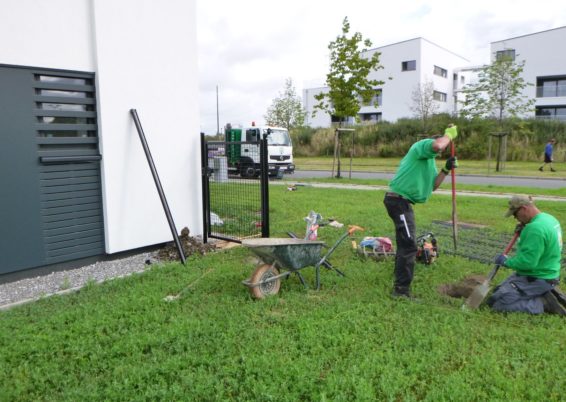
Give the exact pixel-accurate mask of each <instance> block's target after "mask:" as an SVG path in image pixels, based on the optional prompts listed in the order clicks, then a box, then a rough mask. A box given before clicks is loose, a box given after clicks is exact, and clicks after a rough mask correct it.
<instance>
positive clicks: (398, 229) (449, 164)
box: [383, 125, 458, 298]
mask: <svg viewBox="0 0 566 402" xmlns="http://www.w3.org/2000/svg"><path fill="white" fill-rule="evenodd" d="M457 135H458V130H457V128H456V126H453V125H449V126H448V128H447V129H446V130H445V132H444V135H443V136H440V137H438V138H435V139H424V140H420V141H417V142H416V143H414V144H413V145H412V146H411V148H410V149H409V152H407V154H406V155H405V157H404V158H403V159H402V160H401V163H400V164H399V168H398V169H397V172H396V173H395V176H394V177H393V180H391V182H390V183H389V188H390V191H388V192H387V193H385V199H384V200H383V203H384V204H385V208H387V213H388V214H389V217H390V218H391V220H392V221H393V223H394V224H395V241H396V246H397V252H396V255H395V271H394V274H395V282H394V287H393V292H392V294H391V295H392V296H393V297H405V298H412V296H411V292H410V289H411V282H412V281H413V272H414V269H415V257H416V255H417V241H416V226H415V214H414V212H413V204H416V203H424V202H426V201H427V200H428V199H429V198H430V195H431V194H432V192H433V191H434V190H436V189H437V188H438V186H440V184H441V183H442V182H443V181H444V178H445V177H446V176H447V175H448V172H449V171H450V170H451V169H452V168H455V167H456V165H457V163H456V158H454V157H450V158H448V160H447V161H446V165H445V167H444V168H443V169H442V170H441V172H440V173H438V170H437V169H436V157H437V156H438V155H439V154H440V153H441V152H442V151H444V149H446V147H447V146H448V145H449V144H450V141H452V140H453V139H454V138H456V136H457Z"/></svg>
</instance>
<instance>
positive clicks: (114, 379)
mask: <svg viewBox="0 0 566 402" xmlns="http://www.w3.org/2000/svg"><path fill="white" fill-rule="evenodd" d="M270 198H271V207H270V209H271V210H270V213H271V228H272V235H273V236H286V232H287V231H289V230H292V231H295V232H296V233H298V234H300V235H302V234H303V233H304V230H305V226H304V222H303V217H305V216H306V215H307V214H308V212H309V210H311V209H312V210H315V211H316V212H318V213H320V214H322V215H323V217H325V218H329V217H333V218H335V219H337V220H338V221H340V222H342V223H345V224H358V225H361V226H363V227H365V229H366V230H365V232H364V233H362V234H358V235H356V240H358V241H359V239H360V238H361V237H362V236H365V235H369V236H378V235H389V236H390V235H391V234H392V232H393V227H392V224H391V223H390V221H389V218H387V216H386V212H385V209H384V207H383V204H382V199H383V192H382V191H355V190H343V189H320V188H314V187H301V188H299V189H298V190H297V191H292V192H291V191H287V190H286V187H284V186H271V188H270ZM505 206H506V201H505V200H503V199H487V198H486V199H483V198H473V200H472V199H471V198H467V199H464V197H462V199H461V204H459V211H458V216H459V218H460V220H461V221H463V222H468V223H476V224H483V225H487V226H488V227H489V228H490V229H491V230H494V231H497V232H499V233H502V234H509V236H510V235H511V233H512V230H513V228H514V226H515V224H514V222H513V219H505V218H503V216H502V215H503V213H504V211H505ZM539 206H540V207H541V209H543V210H545V211H548V212H550V213H552V214H554V215H555V216H556V217H557V218H558V219H559V220H560V221H561V222H562V223H563V224H564V223H565V222H566V208H565V207H564V204H563V203H558V202H542V201H541V202H540V203H539ZM450 211H451V201H450V197H448V196H442V195H438V194H437V195H434V196H433V197H432V199H431V201H430V202H429V203H428V204H426V205H419V206H417V207H416V214H417V219H418V222H417V224H418V226H419V228H421V229H424V228H425V227H427V226H428V225H429V224H430V223H431V221H433V220H437V219H440V220H448V219H450V215H451V213H450ZM564 226H566V225H564ZM343 230H344V229H336V228H332V227H322V228H321V229H320V230H319V236H320V238H321V239H323V240H325V241H326V242H327V243H328V244H329V245H331V244H333V243H334V242H335V241H336V239H338V237H339V236H340V235H341V234H342V233H343ZM440 246H441V247H442V244H441V245H440ZM330 260H331V261H332V262H333V263H334V265H336V266H338V267H339V268H340V269H341V270H343V271H344V272H345V273H346V277H345V278H343V277H339V276H337V275H335V274H334V273H333V272H330V271H323V272H322V284H323V287H322V289H321V290H320V291H315V290H312V289H309V290H305V289H303V287H302V285H301V284H300V282H299V281H298V279H297V278H296V277H291V278H290V279H289V280H286V281H284V282H283V283H282V286H281V291H280V293H279V294H278V295H277V296H275V297H272V298H268V299H266V300H263V301H254V300H252V299H251V298H250V297H249V295H248V291H247V289H246V288H245V287H244V286H243V285H242V284H241V281H242V280H244V279H246V278H247V277H248V276H249V275H250V273H251V272H252V270H253V269H254V265H255V261H254V258H253V256H252V255H251V253H250V252H249V251H248V250H246V249H244V248H241V247H239V248H234V249H230V250H227V251H223V252H218V253H214V254H210V255H208V256H205V257H191V258H189V260H188V264H187V266H186V267H184V266H182V265H180V264H179V263H169V264H165V265H156V266H153V267H151V269H150V270H149V271H147V272H145V273H143V274H139V275H134V276H131V277H128V278H122V279H116V280H112V281H109V282H107V283H104V284H100V285H95V284H90V285H89V286H87V287H86V288H84V289H82V290H81V291H79V292H77V293H74V294H70V295H65V296H55V297H49V298H45V299H43V300H40V301H38V302H35V303H31V304H27V305H23V306H20V307H17V308H14V309H11V310H8V311H3V312H0V328H2V329H1V331H0V400H2V401H4V400H6V401H36V400H46V401H77V400H85V401H86V400H88V401H91V400H128V401H130V400H184V401H189V400H190V401H201V400H204V401H217V400H226V401H229V400H230V401H231V400H240V401H251V400H262V401H264V400H287V401H297V400H324V401H326V400H332V401H334V400H341V401H345V400H348V401H350V400H356V401H357V400H360V401H364V400H365V401H375V400H379V401H381V400H391V401H412V400H428V401H435V402H436V401H442V400H454V401H486V400H490V401H495V400H501V401H517V400H530V401H543V400H544V401H559V400H564V399H565V398H566V395H565V390H566V379H565V376H564V375H563V369H562V366H561V364H560V362H561V360H562V359H561V356H563V355H564V353H565V352H566V342H564V339H563V338H564V320H563V319H561V318H559V317H556V316H540V317H533V316H528V315H524V314H509V315H502V314H496V313H492V312H491V311H489V310H487V309H485V308H481V309H480V310H478V311H462V310H461V308H460V306H461V304H462V301H461V300H456V299H448V298H445V297H444V296H441V295H440V294H438V293H437V292H436V287H437V286H438V285H440V284H442V283H447V282H454V281H457V280H459V279H461V278H463V277H464V276H466V275H467V274H470V273H476V272H477V273H486V272H487V271H488V270H489V269H490V268H491V266H489V265H485V264H480V263H478V262H473V261H469V260H467V259H464V258H461V257H451V256H447V255H441V256H440V258H439V259H438V260H437V261H436V262H435V264H434V265H432V266H422V265H418V266H417V269H416V276H415V282H414V290H415V292H416V293H417V294H418V295H419V296H420V297H421V300H422V302H421V303H411V302H404V301H395V300H392V299H390V298H389V292H390V289H391V283H392V263H391V262H390V261H384V262H379V263H378V262H375V261H373V260H364V259H363V258H361V257H359V256H357V254H356V253H355V252H354V251H353V250H352V249H351V248H350V241H349V239H347V240H346V241H345V242H344V243H343V244H342V245H341V246H340V247H339V248H338V249H337V251H336V253H335V254H334V255H333V256H332V257H331V259H330ZM303 273H304V274H305V276H306V279H307V281H308V282H309V283H311V284H312V281H313V276H314V275H313V274H314V270H313V269H312V268H307V269H305V270H303ZM508 273H509V272H502V273H500V274H499V275H498V277H497V278H496V281H497V282H498V281H500V280H502V279H503V278H504V277H505V276H506V275H507V274H508ZM179 292H182V293H181V297H179V298H178V299H176V300H174V301H171V302H166V301H164V298H165V297H166V296H168V295H175V294H178V293H179Z"/></svg>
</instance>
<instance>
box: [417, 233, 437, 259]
mask: <svg viewBox="0 0 566 402" xmlns="http://www.w3.org/2000/svg"><path fill="white" fill-rule="evenodd" d="M438 254H439V253H438V245H437V242H436V238H435V237H434V234H433V233H432V232H428V233H425V234H424V235H422V236H419V237H417V261H418V262H420V263H422V264H425V265H430V264H432V263H433V262H434V260H436V258H438Z"/></svg>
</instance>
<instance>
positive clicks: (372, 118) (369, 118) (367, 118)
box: [360, 113, 381, 123]
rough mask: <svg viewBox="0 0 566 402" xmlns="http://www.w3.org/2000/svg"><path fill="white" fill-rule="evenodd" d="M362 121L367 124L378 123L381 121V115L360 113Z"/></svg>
mask: <svg viewBox="0 0 566 402" xmlns="http://www.w3.org/2000/svg"><path fill="white" fill-rule="evenodd" d="M360 120H361V121H362V122H366V123H378V122H380V121H381V113H360Z"/></svg>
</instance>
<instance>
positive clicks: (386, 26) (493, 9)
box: [197, 0, 566, 135]
mask: <svg viewBox="0 0 566 402" xmlns="http://www.w3.org/2000/svg"><path fill="white" fill-rule="evenodd" d="M564 4H565V3H564V0H538V1H533V0H468V1H462V0H422V1H421V0H413V1H405V0H397V1H377V0H374V1H368V0H366V1H364V0H345V1H335V0H324V1H323V0H300V1H299V0H285V1H273V0H238V1H233V0H197V40H198V63H199V107H200V128H201V132H204V133H205V134H207V135H214V134H216V132H217V127H218V126H219V127H220V129H221V130H222V127H224V126H225V125H226V124H227V123H231V124H232V126H238V125H244V126H245V125H250V124H251V122H252V121H253V122H255V123H256V125H262V124H264V123H265V119H264V116H265V114H266V113H267V109H268V107H269V106H270V105H271V104H272V102H273V100H274V99H275V98H276V97H278V96H279V95H280V93H281V92H282V91H283V89H284V86H285V80H286V79H287V78H291V79H292V81H293V85H294V87H295V90H296V92H297V95H298V96H300V97H301V99H302V91H303V89H304V88H312V87H319V86H323V85H324V83H325V77H326V74H327V73H328V71H329V51H328V45H329V43H330V42H331V41H333V40H335V39H336V37H337V36H339V35H340V34H341V29H342V21H343V19H344V18H345V17H348V20H349V22H350V33H354V32H360V33H361V34H362V36H363V38H364V39H369V40H371V42H372V46H371V48H376V47H381V46H385V45H389V44H392V43H397V42H402V41H405V40H409V39H413V38H417V37H423V38H425V39H427V40H429V41H431V42H434V43H435V44H437V45H439V46H442V47H444V48H446V49H448V50H450V51H452V52H454V53H456V54H458V55H460V56H462V57H465V58H466V59H468V60H470V62H471V63H472V64H474V65H476V64H477V65H480V64H485V63H488V62H489V59H490V54H489V46H490V43H491V42H494V41H500V40H503V39H508V38H512V37H516V36H521V35H527V34H530V33H534V32H540V31H544V30H548V29H553V28H558V27H562V26H566V6H564ZM563 46H564V44H556V47H557V51H558V49H562V48H563ZM217 94H218V96H217ZM217 100H218V102H217ZM217 117H218V118H217ZM218 123H219V124H218Z"/></svg>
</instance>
